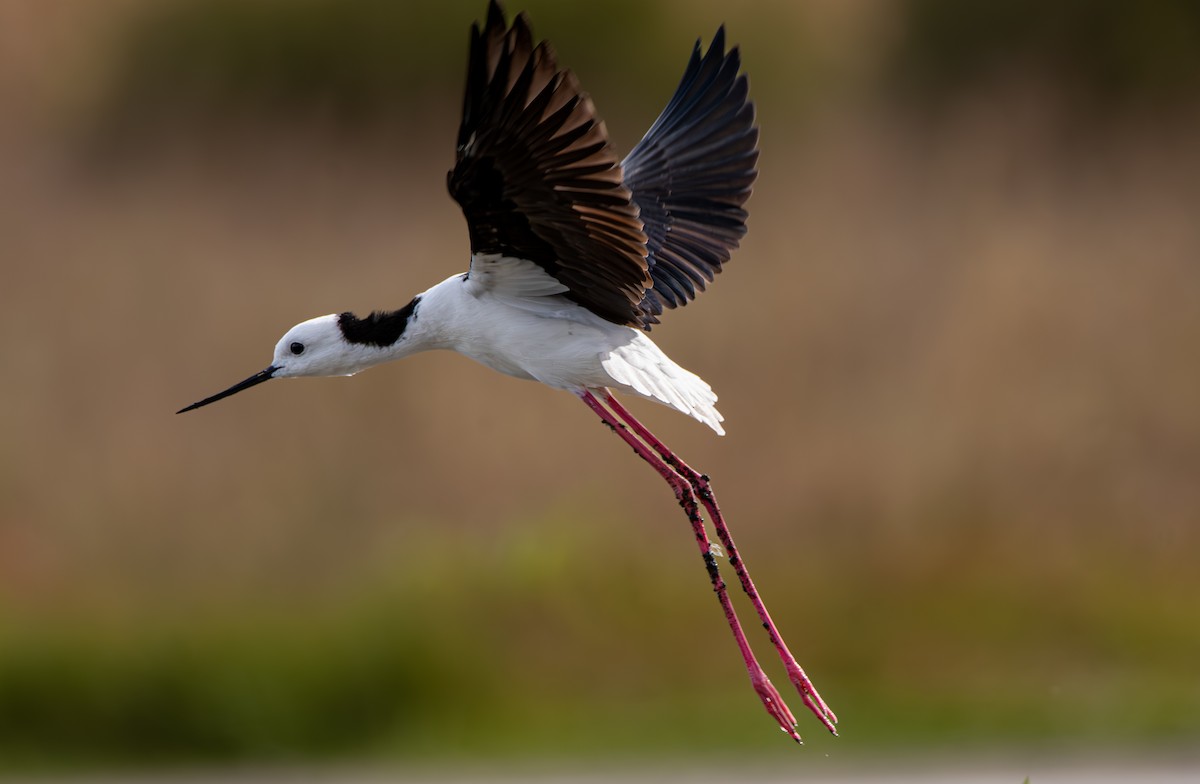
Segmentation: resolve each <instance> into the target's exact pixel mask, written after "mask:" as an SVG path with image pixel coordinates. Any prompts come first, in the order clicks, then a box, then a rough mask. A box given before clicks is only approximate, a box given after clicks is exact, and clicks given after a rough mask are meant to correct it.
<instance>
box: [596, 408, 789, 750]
mask: <svg viewBox="0 0 1200 784" xmlns="http://www.w3.org/2000/svg"><path fill="white" fill-rule="evenodd" d="M579 397H580V398H581V399H582V400H583V402H584V403H586V404H587V405H588V408H590V409H592V411H595V412H596V415H597V416H599V417H600V419H601V420H603V422H604V424H606V425H608V427H609V429H610V430H612V431H613V432H614V433H616V434H617V435H618V436H620V437H621V439H622V440H624V441H625V443H627V444H629V446H631V447H633V451H634V452H636V453H637V455H638V456H639V457H640V458H642V459H643V460H645V461H646V462H647V463H649V464H650V465H651V466H653V468H654V470H655V471H657V472H658V473H659V475H660V476H662V478H663V479H665V480H666V481H667V483H668V484H670V485H671V487H672V489H673V490H674V491H675V497H676V498H677V499H678V500H679V505H680V506H682V507H683V510H684V512H686V513H687V517H688V520H689V521H690V522H691V524H692V532H693V533H694V534H695V536H696V543H697V544H698V545H699V547H700V554H701V555H702V556H703V558H704V566H705V568H706V569H707V570H708V576H709V579H710V580H711V581H712V585H713V591H715V592H716V594H717V599H718V600H719V601H720V602H721V607H722V609H724V611H725V620H726V621H727V622H728V623H729V628H730V629H731V630H732V631H733V638H734V640H735V641H736V642H737V646H738V650H739V651H741V654H742V660H743V661H744V662H745V663H746V672H747V673H748V674H749V675H750V683H751V684H752V685H753V687H754V691H755V693H757V694H758V697H759V699H760V700H762V704H763V707H765V708H766V709H767V713H769V714H771V717H772V718H774V719H775V721H776V722H778V723H779V726H780V728H781V729H782V730H783V731H784V732H786V733H787V734H788V735H789V736H790V737H791V738H792V739H793V740H795V741H796V742H797V743H802V742H803V741H802V740H801V739H800V735H799V734H798V733H797V732H796V717H795V716H793V715H792V712H791V710H789V709H788V706H787V704H786V703H785V702H784V701H783V697H781V696H780V694H779V691H778V690H777V689H776V688H775V686H774V685H773V684H772V683H771V680H770V679H769V678H768V677H767V674H766V672H764V671H763V668H762V665H760V664H759V663H758V660H757V659H755V658H754V652H753V651H752V650H751V649H750V643H749V641H748V640H747V639H746V633H745V632H744V631H743V630H742V624H741V622H740V621H738V617H737V613H736V612H735V611H734V609H733V602H732V601H730V599H729V592H728V591H727V590H726V587H725V581H724V580H723V579H721V574H720V572H719V571H718V569H717V560H716V558H715V557H714V556H713V552H712V549H713V548H712V543H711V542H709V540H708V532H707V531H705V530H704V518H703V517H701V516H700V509H699V506H698V505H697V503H696V495H695V493H694V491H693V490H692V486H691V484H690V482H688V480H687V479H685V478H684V477H682V476H680V475H679V474H678V473H677V472H676V471H675V470H674V469H672V468H671V467H670V466H669V465H667V464H666V463H664V462H663V460H662V459H661V458H659V456H658V455H656V454H654V452H653V451H652V450H651V449H650V448H649V447H648V446H647V445H646V444H644V443H642V442H641V441H639V440H638V438H637V437H636V436H635V435H634V434H633V433H631V432H629V429H628V428H626V427H625V425H623V424H621V422H620V421H618V420H617V419H616V417H614V416H613V415H612V413H611V412H609V411H608V410H607V409H605V408H604V406H602V405H601V404H600V401H598V400H596V398H595V396H594V395H592V393H591V392H589V391H587V390H584V391H583V392H580V393H579Z"/></svg>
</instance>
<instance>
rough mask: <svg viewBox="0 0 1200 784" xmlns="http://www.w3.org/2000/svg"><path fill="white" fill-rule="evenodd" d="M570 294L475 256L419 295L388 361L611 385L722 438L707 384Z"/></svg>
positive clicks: (523, 270) (580, 386)
mask: <svg viewBox="0 0 1200 784" xmlns="http://www.w3.org/2000/svg"><path fill="white" fill-rule="evenodd" d="M566 290H567V289H566V287H565V286H563V285H562V284H561V283H559V282H558V281H556V280H555V279H554V278H552V277H550V276H549V275H547V274H546V273H545V272H544V271H543V270H542V269H541V268H540V267H538V266H537V265H535V264H533V263H531V262H528V261H524V260H520V259H512V258H502V257H500V256H497V255H486V256H485V255H476V256H475V257H473V258H472V261H471V271H470V273H469V274H468V275H467V276H463V275H455V276H454V277H452V278H448V279H446V280H444V281H442V282H441V283H439V284H438V285H436V286H434V287H433V288H431V289H429V290H428V291H426V292H425V293H424V294H422V295H421V301H420V304H419V305H418V307H417V316H416V318H415V319H414V320H413V321H412V322H411V324H410V326H409V328H408V330H406V332H405V337H404V338H403V339H402V340H401V341H400V342H399V343H398V344H397V345H396V346H394V347H392V349H390V352H389V353H391V354H393V356H391V357H388V358H398V357H399V356H404V355H407V354H411V353H415V352H416V351H421V350H425V349H433V348H445V349H450V350H452V351H457V352H458V353H460V354H463V355H465V356H468V357H470V358H471V359H474V360H476V361H477V362H480V363H482V364H484V365H486V366H487V367H490V368H492V369H493V370H497V371H499V372H501V373H504V374H506V375H510V376H515V377H517V378H524V379H531V380H535V381H540V382H542V383H543V384H546V385H548V386H551V387H554V388H557V389H565V390H568V391H570V392H575V393H578V392H582V391H584V390H599V389H603V388H606V387H607V388H611V389H614V390H617V391H620V392H625V393H628V394H633V395H638V396H640V397H644V398H647V399H649V400H654V401H657V402H659V403H662V404H664V405H668V406H670V407H671V408H674V409H675V410H677V411H680V412H682V413H684V414H687V415H688V416H690V417H692V418H694V419H696V420H698V421H700V422H703V423H704V424H706V425H708V426H709V427H711V428H712V429H713V430H715V431H716V432H717V433H718V434H721V435H724V433H725V431H724V430H723V429H722V427H721V422H722V420H723V417H722V416H721V414H720V412H718V411H717V409H716V406H715V404H716V401H717V396H716V395H715V394H713V391H712V387H710V386H709V385H708V384H707V383H705V382H704V380H703V379H701V378H700V377H699V376H697V375H695V374H694V373H691V372H689V371H687V370H684V369H683V368H682V367H680V366H679V365H677V364H676V363H675V362H673V361H672V360H671V358H670V357H668V356H667V355H666V354H664V353H663V351H662V350H661V349H660V348H659V347H658V346H656V345H655V344H654V341H652V340H651V339H650V338H649V337H648V336H647V335H646V334H645V333H644V332H641V331H640V330H636V329H633V328H631V327H624V326H620V325H618V324H613V323H612V322H609V321H605V320H604V319H602V318H600V317H599V316H596V315H595V314H593V313H592V312H590V311H588V310H587V309H585V308H583V307H581V306H579V305H577V304H575V303H574V302H571V301H570V300H568V299H566V298H565V297H563V296H562V293H563V292H565V291H566Z"/></svg>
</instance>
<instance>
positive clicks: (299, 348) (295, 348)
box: [289, 343, 304, 356]
mask: <svg viewBox="0 0 1200 784" xmlns="http://www.w3.org/2000/svg"><path fill="white" fill-rule="evenodd" d="M289 348H291V350H292V353H293V354H295V355H297V356H299V355H300V354H303V353H304V344H303V343H293V344H292V345H291V346H290V347H289Z"/></svg>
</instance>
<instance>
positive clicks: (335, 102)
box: [108, 0, 692, 125]
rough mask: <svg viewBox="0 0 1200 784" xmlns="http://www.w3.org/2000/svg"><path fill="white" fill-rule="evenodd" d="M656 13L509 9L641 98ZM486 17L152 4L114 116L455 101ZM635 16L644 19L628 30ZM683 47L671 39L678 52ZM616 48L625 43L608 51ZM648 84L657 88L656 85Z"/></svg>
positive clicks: (323, 113) (614, 8)
mask: <svg viewBox="0 0 1200 784" xmlns="http://www.w3.org/2000/svg"><path fill="white" fill-rule="evenodd" d="M509 5H514V4H511V3H510V4H509ZM656 8H657V6H655V5H653V4H651V5H650V6H649V7H647V8H643V7H642V5H641V4H640V3H637V2H634V0H610V2H607V3H606V9H605V12H604V13H601V14H594V15H589V16H588V17H587V21H586V25H587V27H586V28H583V24H584V17H583V16H582V15H580V14H576V13H572V12H571V11H570V9H564V8H562V4H556V3H549V2H546V1H545V0H542V1H541V2H538V0H534V2H532V3H527V4H520V6H519V7H514V8H512V9H511V11H510V12H509V13H510V14H515V13H516V12H517V11H520V10H525V11H526V12H527V13H529V14H530V16H531V17H532V19H533V20H534V25H535V28H534V30H535V34H538V33H540V32H541V31H542V30H545V29H550V30H553V31H554V32H555V39H556V40H559V41H561V40H571V41H572V42H573V43H574V42H575V41H576V40H577V41H578V45H577V46H573V47H572V50H571V58H570V65H571V66H572V67H574V68H583V69H585V70H586V69H588V68H589V67H595V66H597V64H598V63H599V62H604V61H605V59H606V58H608V59H612V60H613V61H615V62H614V63H613V64H615V65H616V66H617V69H616V70H617V72H618V73H623V74H624V75H625V76H627V77H630V81H628V82H627V83H626V85H627V86H629V85H632V86H633V88H634V91H635V92H636V89H637V87H638V86H639V85H645V84H647V82H646V80H643V79H638V78H637V75H638V74H639V73H641V72H645V73H649V74H660V73H661V72H662V70H663V68H662V65H663V62H664V61H665V60H666V59H667V57H666V54H664V52H663V51H662V48H661V47H656V46H654V44H653V37H652V34H653V32H654V31H656V30H657V29H659V25H658V23H657V18H656V14H655V9H656ZM485 11H486V3H485V2H482V0H458V1H457V2H443V3H405V2H399V3H398V2H389V0H205V1H204V2H195V1H192V2H186V1H185V2H175V3H167V4H162V5H153V4H151V5H149V6H148V7H147V8H145V9H144V10H143V11H141V12H140V14H139V15H138V17H137V19H138V20H137V22H136V23H135V24H134V25H133V26H132V27H131V29H130V30H129V31H128V32H127V33H126V35H125V36H124V43H123V44H121V47H120V49H121V51H122V53H121V55H120V57H121V64H120V66H119V67H118V69H117V71H116V73H115V74H114V78H113V84H112V86H111V94H110V96H109V98H108V100H109V101H111V102H112V105H111V107H110V111H112V112H114V113H115V114H117V115H119V116H127V115H132V116H133V117H134V118H136V119H138V120H146V119H159V118H161V117H163V116H166V117H171V116H173V115H176V114H182V115H184V116H185V117H187V118H189V119H190V120H192V121H196V120H198V119H201V120H202V119H203V118H209V119H210V120H211V119H215V118H217V117H220V116H222V115H229V114H242V115H250V116H252V117H255V118H258V119H262V118H266V117H278V116H279V115H281V114H282V115H284V116H288V115H290V116H293V117H299V118H301V119H304V118H308V119H313V118H315V119H323V120H333V121H335V122H339V123H341V124H344V125H354V124H356V123H363V122H370V121H376V120H379V119H381V118H393V117H396V116H404V115H406V114H407V113H409V112H411V111H412V107H413V105H414V104H413V100H414V97H415V96H419V95H422V94H426V95H428V94H433V95H436V96H441V97H442V98H445V97H446V96H449V95H453V96H454V97H455V98H457V96H458V94H459V91H460V90H461V89H462V84H463V79H464V74H465V70H466V63H465V52H466V47H467V28H468V25H469V23H470V22H471V21H472V20H476V19H480V18H482V16H483V15H484V12H485ZM632 18H639V19H641V22H642V23H641V24H636V25H628V24H624V23H623V20H628V19H632ZM691 34H692V33H691V31H689V35H691ZM539 37H540V36H539ZM687 40H688V39H687V38H686V37H685V38H681V39H680V40H679V41H678V42H677V47H676V48H677V49H678V50H679V51H680V52H685V51H686V50H685V49H684V47H685V46H686V44H687ZM614 42H619V47H620V48H619V49H616V50H615V51H614V47H615V46H616V44H614ZM670 54H675V53H674V51H670ZM671 59H672V61H674V60H678V61H679V62H678V63H675V64H674V66H673V69H672V73H673V70H674V68H679V67H682V62H683V60H682V56H675V57H673V58H671ZM635 61H636V64H635ZM622 65H624V67H622ZM595 70H596V71H597V76H596V78H597V79H601V78H604V76H603V75H604V74H609V75H611V74H612V69H611V68H600V67H596V68H595ZM648 84H649V85H651V86H657V80H655V79H650V80H649V82H648Z"/></svg>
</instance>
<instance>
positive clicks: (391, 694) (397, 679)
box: [0, 521, 1200, 765]
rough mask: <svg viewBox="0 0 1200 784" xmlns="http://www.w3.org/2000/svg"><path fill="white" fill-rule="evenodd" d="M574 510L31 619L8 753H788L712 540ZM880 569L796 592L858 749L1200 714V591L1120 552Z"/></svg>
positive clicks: (1146, 729) (11, 628) (18, 667)
mask: <svg viewBox="0 0 1200 784" xmlns="http://www.w3.org/2000/svg"><path fill="white" fill-rule="evenodd" d="M557 525H558V523H557V522H553V523H551V522H549V521H547V522H546V523H544V524H543V525H540V526H538V525H534V526H533V528H532V529H528V530H524V531H522V532H521V533H520V536H519V537H518V540H519V541H518V543H516V544H513V545H511V546H509V547H506V548H501V549H499V550H497V549H495V548H494V547H490V546H489V547H485V548H484V547H481V548H479V549H474V550H472V549H467V550H466V551H465V552H464V551H462V550H461V549H460V548H459V547H454V546H451V545H450V543H449V542H443V543H441V544H429V543H427V544H425V545H423V546H419V547H417V548H416V549H415V550H411V551H409V552H407V553H406V554H403V555H402V554H397V555H396V560H397V562H399V561H400V560H401V559H403V560H404V561H405V563H406V564H407V566H406V569H405V570H404V572H403V573H402V575H403V576H402V577H401V578H399V579H398V578H395V577H392V578H387V579H385V580H382V581H380V580H369V581H368V582H369V583H370V584H364V585H359V586H357V588H356V589H355V590H354V591H352V592H350V593H349V594H348V595H343V596H341V597H340V598H336V599H332V598H330V597H326V599H325V600H324V601H322V602H318V603H317V607H316V608H301V607H299V606H297V604H296V603H289V604H288V605H287V606H284V607H266V606H257V607H250V608H246V607H241V608H235V607H207V608H203V609H198V608H195V607H181V608H179V609H180V612H178V613H177V614H174V615H172V616H169V617H165V616H164V615H163V614H161V613H160V614H156V615H154V616H151V617H138V618H134V617H129V616H125V617H123V618H122V619H120V620H118V619H114V618H110V619H107V620H106V619H105V618H103V617H97V616H93V617H91V618H90V619H81V618H77V617H76V618H63V617H60V618H50V619H40V620H39V621H36V622H30V621H26V622H15V621H14V620H13V619H12V618H11V617H10V618H9V619H8V620H7V621H6V622H5V624H4V628H5V631H4V633H3V638H2V639H3V642H2V645H3V647H2V650H3V656H0V754H2V755H3V757H4V759H6V760H8V761H10V762H19V763H23V764H26V765H31V764H48V763H51V762H53V763H54V764H55V765H62V764H63V762H64V760H66V761H67V764H76V765H84V764H88V763H95V762H98V761H101V762H105V763H110V764H112V763H120V764H130V763H135V762H136V763H140V764H145V763H158V764H162V763H164V762H185V761H193V762H194V761H198V760H205V761H224V762H229V761H237V760H255V759H273V760H288V759H309V758H314V757H331V756H332V757H343V756H351V755H363V754H368V755H376V756H378V755H382V756H384V757H388V758H399V757H403V758H406V759H413V758H417V759H440V758H447V757H455V758H460V759H461V758H472V757H478V756H486V757H509V758H514V759H522V758H533V757H538V758H546V757H556V756H569V755H573V754H577V755H585V756H596V757H600V756H603V755H605V753H606V751H607V750H611V749H618V748H619V749H621V751H622V754H623V755H629V754H637V753H654V754H660V755H661V754H670V753H671V752H672V751H676V752H680V753H682V752H684V751H687V750H694V749H695V748H698V747H703V748H708V749H710V753H712V754H715V755H722V754H728V753H731V752H734V751H739V750H741V751H745V750H750V749H754V750H756V751H758V752H760V753H768V754H771V755H773V754H784V753H785V752H787V751H788V750H789V748H790V747H789V746H788V744H785V743H783V742H782V741H781V739H780V738H779V737H778V736H777V735H776V733H773V732H771V731H770V722H769V721H768V720H767V718H766V717H765V716H761V715H759V713H760V711H759V709H758V706H757V705H755V704H754V702H753V699H752V697H751V696H750V695H749V693H748V692H747V691H746V690H745V689H744V688H743V682H742V679H741V678H740V677H739V675H738V673H737V662H736V661H735V659H736V656H735V653H734V650H733V646H732V645H731V644H730V642H729V640H728V639H727V633H726V631H725V629H724V628H723V624H722V622H721V621H720V618H719V613H718V612H717V607H716V603H715V602H714V601H712V600H711V597H708V596H707V595H706V593H707V592H706V591H704V590H703V577H702V575H701V570H700V569H699V566H698V561H697V564H685V563H684V561H685V558H684V557H683V556H682V554H680V555H679V557H678V558H673V559H671V560H672V563H670V564H668V565H667V566H666V568H663V567H662V565H661V564H659V563H656V562H655V560H654V559H651V558H649V557H641V558H633V559H629V558H619V559H617V558H609V557H602V558H597V557H596V553H597V551H598V549H600V548H601V547H602V544H603V543H601V542H599V541H593V540H590V539H589V537H588V536H587V535H586V534H582V533H580V532H582V531H584V530H586V529H584V528H581V527H576V526H571V527H570V532H565V533H564V532H559V533H554V531H553V528H554V527H555V526H557ZM540 538H544V540H545V541H544V542H543V543H542V544H541V545H540V546H538V547H532V546H529V544H531V543H533V542H535V541H537V540H538V539H540ZM681 541H682V537H681ZM520 542H525V543H528V544H521V543H520ZM493 545H494V543H493ZM937 557H939V556H937V555H936V553H935V554H934V556H933V558H934V559H936V558H937ZM946 557H951V556H950V555H949V552H948V551H947V552H946ZM849 560H850V556H849V555H847V562H849ZM687 565H692V566H695V567H696V568H695V569H693V570H691V571H692V573H691V578H692V579H689V572H688V570H687V569H686V566H687ZM760 565H761V566H766V567H767V572H768V573H769V572H770V571H771V570H772V568H777V567H778V566H779V564H778V563H772V562H771V561H770V560H768V561H767V562H765V564H763V563H761V562H760ZM872 566H873V567H875V568H873V569H871V570H869V571H863V570H861V569H860V570H854V571H853V579H851V580H843V581H840V582H839V583H838V585H837V588H836V590H833V589H832V588H828V587H825V588H823V587H822V585H821V583H822V582H823V580H821V577H822V576H823V577H825V578H830V577H832V575H831V574H825V575H814V574H810V573H805V574H795V575H794V577H793V578H792V579H791V580H790V582H792V583H793V584H792V585H791V586H789V588H790V589H791V591H792V592H793V594H792V595H793V597H795V599H793V601H792V602H790V603H789V602H788V601H787V598H788V597H787V596H786V595H785V596H779V595H776V596H775V597H774V599H775V601H776V605H775V606H777V607H780V608H781V609H780V612H779V614H780V616H781V617H780V620H781V622H782V623H783V625H784V628H785V629H788V630H789V631H790V633H791V634H790V636H791V638H792V639H793V640H794V644H795V646H796V649H797V651H798V652H799V653H800V655H801V657H802V659H803V660H804V663H805V664H806V665H807V666H808V668H809V670H810V672H811V673H812V674H813V676H814V677H815V678H816V679H817V682H818V684H819V685H820V686H821V688H822V689H823V691H825V693H826V695H827V697H828V698H829V699H830V700H831V701H832V703H833V705H834V706H835V708H836V709H837V710H838V711H839V712H840V713H841V714H842V715H843V717H844V721H843V725H842V729H843V737H842V738H840V739H838V740H833V739H829V738H826V737H824V736H821V735H820V734H819V731H818V728H817V725H816V723H815V722H814V721H807V718H808V717H807V715H803V716H800V719H801V726H802V728H803V729H804V731H805V734H806V735H807V736H808V738H809V745H810V746H815V747H816V748H818V749H824V750H826V751H828V752H830V753H837V754H839V755H849V756H852V757H858V756H861V755H864V754H868V755H869V754H871V753H873V752H877V751H881V750H884V749H889V748H890V749H900V748H904V747H908V746H909V745H910V744H918V745H921V746H924V747H928V746H930V745H932V746H933V747H944V748H946V749H957V750H959V751H961V750H962V749H964V748H971V747H973V746H978V747H979V748H987V747H988V745H990V744H995V743H997V742H1004V743H1009V744H1013V743H1017V744H1025V745H1032V746H1035V747H1036V746H1039V745H1042V744H1044V743H1046V742H1048V741H1049V740H1050V739H1053V741H1054V742H1055V743H1057V744H1062V743H1068V744H1071V743H1076V744H1081V743H1085V742H1086V743H1109V742H1111V741H1113V740H1115V739H1118V738H1120V739H1122V740H1123V741H1125V742H1130V741H1133V742H1140V743H1143V744H1162V743H1171V742H1173V741H1177V742H1184V741H1185V740H1186V739H1187V738H1188V737H1191V736H1194V733H1195V732H1196V731H1197V730H1198V729H1200V713H1198V712H1197V709H1196V706H1197V704H1200V694H1197V689H1196V686H1195V685H1194V684H1195V680H1194V679H1193V678H1191V673H1192V671H1193V668H1194V662H1195V656H1196V653H1197V651H1200V630H1198V629H1197V626H1196V624H1195V622H1194V621H1195V618H1194V606H1193V604H1192V602H1190V601H1189V600H1188V599H1187V595H1188V594H1185V595H1178V594H1175V593H1174V592H1172V591H1169V590H1166V589H1167V588H1168V586H1165V585H1152V584H1146V583H1145V582H1142V581H1138V582H1136V583H1135V582H1132V581H1131V580H1130V578H1129V577H1127V576H1125V574H1124V573H1123V572H1122V570H1120V569H1117V568H1115V569H1113V570H1111V571H1107V572H1097V573H1095V574H1093V575H1091V576H1088V575H1077V576H1075V577H1074V578H1073V579H1072V580H1071V581H1069V582H1064V583H1062V584H1061V585H1060V586H1059V587H1058V588H1057V590H1055V595H1054V596H1053V598H1052V599H1051V597H1049V596H1047V589H1048V582H1047V580H1048V576H1047V575H1040V576H1039V575H1036V574H1032V573H1031V574H1027V575H1021V576H1009V575H1005V574H1002V573H1000V572H999V571H997V570H996V569H995V568H993V567H990V566H989V564H988V559H987V557H986V554H985V553H982V552H981V553H980V554H979V555H978V556H977V558H976V559H975V561H973V562H964V561H963V560H962V556H961V555H960V556H958V557H956V558H955V559H954V561H953V562H949V563H937V562H936V561H931V562H929V563H926V564H923V565H922V568H920V569H917V568H914V567H913V565H912V564H908V565H900V564H893V565H892V566H891V567H889V566H888V565H887V564H886V563H885V562H878V563H874V564H872ZM1114 566H1116V564H1114ZM951 571H952V572H953V577H952V578H951V577H949V575H948V572H951ZM1176 587H1177V586H1176ZM1191 587H1192V592H1191V594H1190V595H1195V594H1194V591H1195V590H1196V589H1197V588H1198V587H1200V586H1196V585H1193V586H1191ZM800 597H803V599H804V601H803V603H802V604H801V602H800V601H798V599H799V598H800ZM781 600H782V601H781ZM758 642H759V643H760V648H761V649H762V651H763V655H764V657H769V648H768V647H767V646H765V644H763V643H765V640H758ZM764 661H769V658H764ZM772 669H773V671H775V670H778V667H773V668H772Z"/></svg>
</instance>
